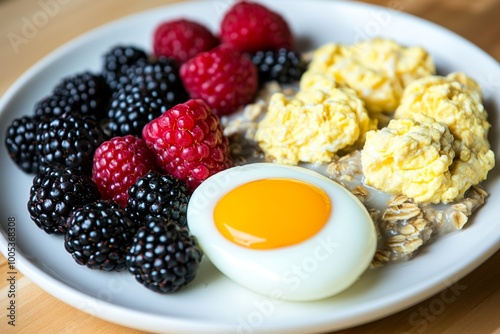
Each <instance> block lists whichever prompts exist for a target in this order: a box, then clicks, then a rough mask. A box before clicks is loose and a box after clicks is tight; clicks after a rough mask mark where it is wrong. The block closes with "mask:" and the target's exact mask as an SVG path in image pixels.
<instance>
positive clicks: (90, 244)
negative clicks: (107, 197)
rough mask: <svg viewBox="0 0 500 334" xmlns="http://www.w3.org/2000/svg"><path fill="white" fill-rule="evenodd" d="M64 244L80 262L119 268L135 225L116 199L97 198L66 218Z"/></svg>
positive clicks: (90, 266) (122, 266) (91, 267)
mask: <svg viewBox="0 0 500 334" xmlns="http://www.w3.org/2000/svg"><path fill="white" fill-rule="evenodd" d="M67 227H68V229H67V231H66V233H65V234H64V247H65V248H66V250H67V251H68V252H69V253H70V254H71V255H72V256H73V259H74V260H75V261H76V262H77V263H78V264H80V265H83V266H87V267H88V268H90V269H100V270H105V271H122V270H124V269H126V268H127V265H126V262H125V256H126V255H127V251H128V250H129V248H130V245H131V243H132V240H133V238H134V235H135V231H136V230H137V229H136V226H135V225H134V223H133V222H132V220H130V218H128V216H127V214H126V213H125V211H124V210H123V209H122V208H121V207H120V206H119V205H118V204H117V203H115V202H112V201H98V202H94V203H90V204H87V205H85V206H83V207H81V208H79V209H77V210H75V211H74V212H73V213H72V214H71V216H70V217H69V219H68V222H67Z"/></svg>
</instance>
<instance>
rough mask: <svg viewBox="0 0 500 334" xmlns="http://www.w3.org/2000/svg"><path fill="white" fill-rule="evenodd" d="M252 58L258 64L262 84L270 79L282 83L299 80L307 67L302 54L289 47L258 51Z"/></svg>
mask: <svg viewBox="0 0 500 334" xmlns="http://www.w3.org/2000/svg"><path fill="white" fill-rule="evenodd" d="M251 59H252V62H253V63H254V64H255V65H256V66H257V70H258V75H259V83H260V84H261V85H262V84H264V83H266V82H269V81H277V82H278V83H282V84H287V83H293V82H295V81H299V80H300V77H301V76H302V74H303V73H304V72H305V70H306V68H307V64H306V62H305V61H304V60H303V59H302V55H301V54H300V53H299V52H297V51H293V50H288V49H279V50H277V51H264V50H262V51H257V52H256V53H254V54H252V55H251Z"/></svg>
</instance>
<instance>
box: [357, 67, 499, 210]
mask: <svg viewBox="0 0 500 334" xmlns="http://www.w3.org/2000/svg"><path fill="white" fill-rule="evenodd" d="M394 117H395V119H394V120H393V121H391V122H390V123H389V126H388V128H384V129H382V130H379V131H372V132H369V133H367V136H366V143H365V146H364V149H363V152H362V154H361V161H362V165H363V172H364V174H365V182H366V183H367V184H368V185H371V186H373V187H375V188H377V189H380V190H382V191H386V192H389V193H395V194H404V195H406V196H408V197H411V198H413V199H414V200H415V201H416V202H431V203H439V202H443V203H448V202H452V201H454V200H457V199H460V198H462V197H463V196H464V194H465V192H466V191H467V190H468V189H469V188H470V187H471V186H472V185H475V184H478V183H479V182H481V181H483V180H485V179H486V177H487V175H488V172H489V171H490V170H491V169H492V168H493V167H494V166H495V155H494V153H493V151H491V150H490V144H489V142H488V129H489V128H490V124H489V123H488V121H487V117H488V115H487V112H486V110H485V109H484V106H483V105H482V93H481V89H480V87H479V85H478V84H477V83H476V82H475V81H474V80H473V79H471V78H469V77H467V76H466V75H465V74H463V73H451V74H450V75H448V76H446V77H442V76H429V77H427V78H422V79H419V80H416V81H414V82H413V83H411V84H410V85H408V87H407V88H406V90H405V93H404V95H403V98H402V100H401V105H400V106H399V107H398V109H397V110H396V112H395V114H394ZM422 120H425V121H424V122H422ZM424 123H425V124H424ZM429 124H430V125H429ZM426 127H427V128H429V130H428V134H425V131H424V128H426ZM437 127H441V128H446V131H444V132H443V138H442V139H443V140H445V139H446V142H447V143H448V144H446V146H444V144H443V143H442V141H441V142H439V143H438V141H436V140H430V139H429V138H430V137H434V136H435V135H436V133H435V131H434V130H432V131H431V128H437ZM447 133H449V134H451V141H450V135H447ZM445 134H446V135H445ZM425 136H428V137H429V138H427V139H425ZM417 138H418V140H417ZM422 138H424V140H422ZM445 147H446V149H444V150H443V148H445ZM450 148H451V149H452V152H450ZM441 151H443V153H446V154H445V156H446V157H444V155H438V154H437V152H441ZM438 156H440V157H441V158H440V159H444V160H443V161H446V163H447V164H448V165H447V166H446V165H443V164H442V163H440V164H438V166H440V168H437V169H436V168H434V167H435V166H436V161H441V160H437V157H438ZM441 167H443V168H441ZM444 167H446V169H444Z"/></svg>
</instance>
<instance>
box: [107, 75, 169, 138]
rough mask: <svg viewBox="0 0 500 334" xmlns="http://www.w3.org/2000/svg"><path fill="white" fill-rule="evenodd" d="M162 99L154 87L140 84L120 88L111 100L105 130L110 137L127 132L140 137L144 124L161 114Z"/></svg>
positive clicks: (163, 102)
mask: <svg viewBox="0 0 500 334" xmlns="http://www.w3.org/2000/svg"><path fill="white" fill-rule="evenodd" d="M164 99H165V97H164V96H163V95H162V94H161V93H160V92H159V91H158V90H156V89H152V90H148V89H146V87H144V86H140V85H139V86H126V87H124V88H122V89H121V90H119V91H118V93H117V94H115V96H114V98H113V101H112V102H111V107H110V109H109V111H108V117H109V119H108V123H107V125H106V130H107V131H109V135H110V136H111V137H115V136H125V135H128V134H132V135H135V136H138V137H140V136H141V134H142V128H143V127H144V125H146V124H147V123H148V122H150V121H152V120H153V119H155V118H156V117H158V116H160V115H161V113H162V106H163V105H164V104H165V101H164Z"/></svg>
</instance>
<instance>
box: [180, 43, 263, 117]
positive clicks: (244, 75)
mask: <svg viewBox="0 0 500 334" xmlns="http://www.w3.org/2000/svg"><path fill="white" fill-rule="evenodd" d="M180 74H181V79H182V82H183V83H184V87H185V88H186V90H187V91H188V93H189V96H190V97H191V98H193V99H203V100H205V102H206V103H207V104H208V105H209V106H210V107H211V108H212V109H213V110H214V112H215V113H216V114H218V115H228V114H231V113H233V112H235V111H236V110H237V109H238V108H239V107H241V106H243V105H245V104H247V103H250V102H251V101H252V99H253V97H254V95H255V93H256V92H257V86H258V77H257V67H256V66H255V64H254V63H252V61H251V60H250V58H248V57H247V56H246V55H243V54H241V53H240V52H238V51H236V50H234V49H231V48H230V47H228V46H225V45H220V46H218V47H216V48H214V49H212V50H210V51H208V52H203V53H200V54H198V55H197V56H195V57H193V58H191V59H190V60H188V61H187V62H186V63H184V64H183V65H182V66H181V69H180Z"/></svg>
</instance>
